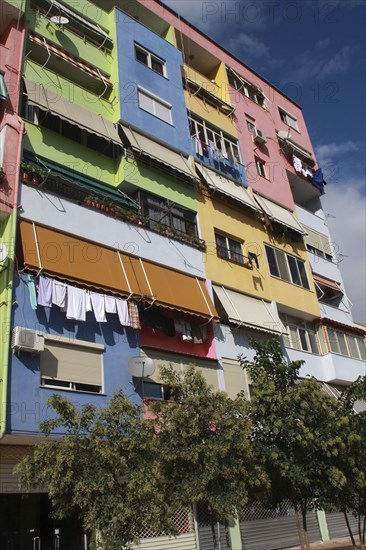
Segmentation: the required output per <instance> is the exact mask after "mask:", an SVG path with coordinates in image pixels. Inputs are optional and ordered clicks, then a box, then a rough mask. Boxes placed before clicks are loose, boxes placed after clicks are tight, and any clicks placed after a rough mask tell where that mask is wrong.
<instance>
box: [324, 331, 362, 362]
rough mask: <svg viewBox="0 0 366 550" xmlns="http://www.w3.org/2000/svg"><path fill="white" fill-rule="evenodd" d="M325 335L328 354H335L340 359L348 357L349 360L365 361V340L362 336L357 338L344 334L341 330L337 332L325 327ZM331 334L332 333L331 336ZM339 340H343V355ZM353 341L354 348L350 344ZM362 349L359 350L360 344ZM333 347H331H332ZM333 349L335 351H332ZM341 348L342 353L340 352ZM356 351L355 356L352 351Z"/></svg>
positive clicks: (354, 335)
mask: <svg viewBox="0 0 366 550" xmlns="http://www.w3.org/2000/svg"><path fill="white" fill-rule="evenodd" d="M325 333H326V343H327V348H328V351H329V353H335V354H336V355H341V356H342V357H349V358H350V359H357V360H359V361H365V359H366V344H365V339H364V338H362V336H357V335H356V334H351V333H348V332H344V331H342V330H337V329H336V328H334V327H330V326H325ZM331 333H333V334H332V335H331ZM340 336H341V340H343V342H344V344H345V345H346V349H347V353H344V352H343V351H344V346H342V344H341V341H340ZM351 340H353V342H354V345H355V346H356V347H355V348H354V347H353V346H352V344H351V343H350V342H351ZM360 341H362V345H363V348H361V343H360ZM332 346H333V347H332ZM334 348H335V349H334ZM342 348H343V351H342ZM355 350H356V351H357V356H356V354H355V353H354V351H355Z"/></svg>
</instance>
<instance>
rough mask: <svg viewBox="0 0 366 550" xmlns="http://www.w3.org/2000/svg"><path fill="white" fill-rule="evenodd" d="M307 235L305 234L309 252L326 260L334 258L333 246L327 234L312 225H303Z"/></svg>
mask: <svg viewBox="0 0 366 550" xmlns="http://www.w3.org/2000/svg"><path fill="white" fill-rule="evenodd" d="M303 227H304V230H305V231H306V233H307V235H306V236H305V244H306V248H307V250H308V251H309V252H311V253H312V254H314V255H315V256H319V258H324V260H329V261H332V260H333V247H332V244H331V242H330V241H329V239H328V237H327V236H326V235H322V234H321V233H318V232H317V231H313V230H312V229H310V227H306V226H305V225H304V226H303Z"/></svg>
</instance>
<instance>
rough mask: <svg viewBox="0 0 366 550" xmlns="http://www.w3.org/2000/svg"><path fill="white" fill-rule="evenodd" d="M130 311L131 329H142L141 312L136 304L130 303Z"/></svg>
mask: <svg viewBox="0 0 366 550" xmlns="http://www.w3.org/2000/svg"><path fill="white" fill-rule="evenodd" d="M128 311H129V314H130V320H131V327H132V328H136V329H141V325H140V316H139V310H138V309H137V305H136V304H135V302H128Z"/></svg>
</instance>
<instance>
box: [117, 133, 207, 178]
mask: <svg viewBox="0 0 366 550" xmlns="http://www.w3.org/2000/svg"><path fill="white" fill-rule="evenodd" d="M121 128H122V130H123V132H124V133H125V135H126V137H127V139H128V141H129V143H130V144H131V147H132V149H133V150H134V151H137V152H139V153H142V154H144V155H147V156H148V157H150V158H152V159H153V160H156V161H158V162H159V163H162V164H165V165H166V166H169V167H170V168H173V169H174V170H176V171H177V172H180V173H181V174H184V175H185V176H186V177H188V178H191V179H194V180H196V179H197V175H196V173H195V172H194V171H193V168H191V166H190V164H189V161H188V158H187V157H184V156H183V155H182V154H179V153H177V152H175V151H172V149H168V147H166V146H164V145H162V144H161V143H158V142H156V141H153V140H152V139H150V138H149V137H147V136H145V135H144V134H141V133H140V132H138V131H137V130H135V129H132V128H131V127H130V126H126V125H125V124H121Z"/></svg>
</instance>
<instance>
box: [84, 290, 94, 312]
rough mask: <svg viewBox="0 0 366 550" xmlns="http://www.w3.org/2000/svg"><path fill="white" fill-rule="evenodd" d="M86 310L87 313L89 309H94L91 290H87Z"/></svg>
mask: <svg viewBox="0 0 366 550" xmlns="http://www.w3.org/2000/svg"><path fill="white" fill-rule="evenodd" d="M85 310H86V312H87V313H88V311H93V307H92V303H91V297H90V290H87V291H86V294H85Z"/></svg>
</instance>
